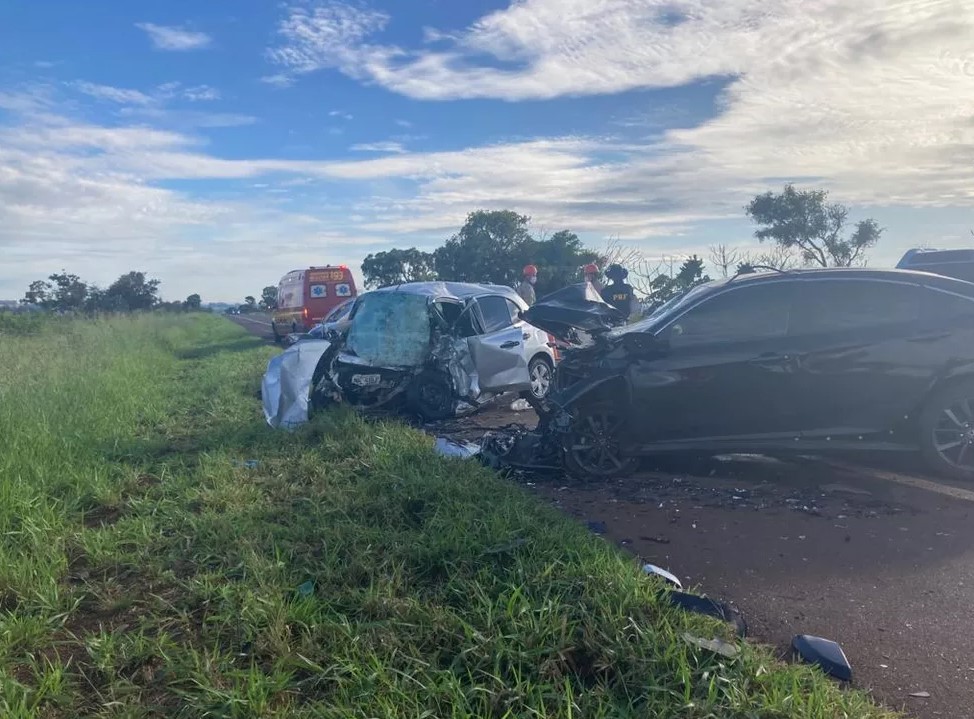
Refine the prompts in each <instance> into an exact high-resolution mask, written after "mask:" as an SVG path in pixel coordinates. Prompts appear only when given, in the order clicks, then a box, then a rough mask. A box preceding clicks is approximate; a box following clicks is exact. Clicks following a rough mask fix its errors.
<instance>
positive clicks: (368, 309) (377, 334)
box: [345, 292, 430, 367]
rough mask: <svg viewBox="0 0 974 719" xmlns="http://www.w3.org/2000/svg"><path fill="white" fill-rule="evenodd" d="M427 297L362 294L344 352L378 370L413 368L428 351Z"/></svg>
mask: <svg viewBox="0 0 974 719" xmlns="http://www.w3.org/2000/svg"><path fill="white" fill-rule="evenodd" d="M429 341H430V320H429V309H428V298H427V297H424V296H422V295H412V294H406V293H404V292H376V293H370V294H368V295H362V297H361V298H359V305H358V308H357V309H356V312H355V321H354V322H353V323H352V326H351V329H350V330H349V332H348V341H347V343H346V345H345V346H346V349H347V350H349V351H350V352H352V353H353V354H354V355H355V356H357V357H359V358H361V359H363V360H365V361H367V362H368V363H369V364H372V365H375V366H378V367H414V366H416V365H420V364H422V363H423V361H424V360H425V359H426V355H427V353H428V352H429Z"/></svg>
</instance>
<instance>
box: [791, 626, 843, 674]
mask: <svg viewBox="0 0 974 719" xmlns="http://www.w3.org/2000/svg"><path fill="white" fill-rule="evenodd" d="M791 648H792V650H793V651H794V653H795V655H796V656H797V657H798V658H799V659H801V660H802V661H803V662H806V663H808V664H815V665H816V666H818V667H819V668H821V670H822V671H823V672H825V673H826V674H828V675H829V676H830V677H835V678H836V679H838V680H840V681H843V682H851V681H852V667H851V666H849V660H848V659H846V656H845V652H844V651H842V647H840V646H839V645H838V644H837V643H836V642H833V641H832V640H831V639H823V638H822V637H813V636H811V635H810V634H798V635H796V636H795V638H794V639H792V640H791Z"/></svg>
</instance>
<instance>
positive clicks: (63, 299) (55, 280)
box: [22, 270, 88, 312]
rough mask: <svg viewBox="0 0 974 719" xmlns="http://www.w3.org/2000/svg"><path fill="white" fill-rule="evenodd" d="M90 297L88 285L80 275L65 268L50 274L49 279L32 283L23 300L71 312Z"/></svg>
mask: <svg viewBox="0 0 974 719" xmlns="http://www.w3.org/2000/svg"><path fill="white" fill-rule="evenodd" d="M87 298H88V285H86V284H85V283H84V282H82V281H81V278H80V277H78V275H73V274H69V273H68V272H66V271H65V270H61V272H60V273H55V274H53V275H50V276H49V277H48V278H47V280H35V281H34V282H31V283H30V286H29V287H28V289H27V292H26V293H25V295H24V299H23V300H22V302H23V303H24V304H36V305H40V306H41V307H43V308H45V309H49V310H57V311H59V312H69V311H75V310H81V309H84V307H85V301H86V300H87Z"/></svg>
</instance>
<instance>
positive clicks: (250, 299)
mask: <svg viewBox="0 0 974 719" xmlns="http://www.w3.org/2000/svg"><path fill="white" fill-rule="evenodd" d="M240 309H241V311H243V312H253V311H254V310H256V309H257V298H255V297H254V296H253V295H247V296H246V297H244V306H243V307H241V308H240Z"/></svg>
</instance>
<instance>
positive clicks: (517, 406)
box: [511, 399, 531, 412]
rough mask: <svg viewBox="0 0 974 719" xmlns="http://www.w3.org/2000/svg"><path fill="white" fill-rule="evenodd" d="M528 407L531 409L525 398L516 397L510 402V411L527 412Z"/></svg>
mask: <svg viewBox="0 0 974 719" xmlns="http://www.w3.org/2000/svg"><path fill="white" fill-rule="evenodd" d="M529 409H531V405H530V404H528V401H527V400H526V399H516V400H514V401H513V402H511V411H512V412H527V411H528V410H529Z"/></svg>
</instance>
